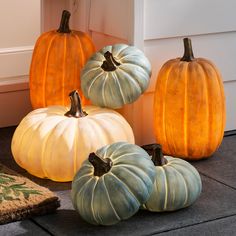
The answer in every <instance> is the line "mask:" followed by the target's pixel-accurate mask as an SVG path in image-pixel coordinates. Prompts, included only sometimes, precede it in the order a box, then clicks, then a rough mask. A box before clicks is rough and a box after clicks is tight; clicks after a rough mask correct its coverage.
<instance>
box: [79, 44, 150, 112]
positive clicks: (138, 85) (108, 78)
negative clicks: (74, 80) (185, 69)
mask: <svg viewBox="0 0 236 236" xmlns="http://www.w3.org/2000/svg"><path fill="white" fill-rule="evenodd" d="M150 76H151V65H150V63H149V61H148V59H147V58H146V57H145V55H144V54H143V52H142V51H141V50H139V49H138V48H136V47H134V46H128V45H125V44H115V45H112V46H106V47H104V48H102V49H101V50H100V51H99V52H97V53H94V54H93V56H92V57H91V58H90V59H89V60H88V62H87V63H86V65H85V66H84V68H83V70H82V74H81V86H82V91H83V93H84V95H85V97H86V98H88V99H90V100H91V101H92V103H93V104H94V105H97V106H101V107H109V108H120V107H122V106H124V105H125V104H128V103H132V102H134V101H135V100H137V99H138V98H139V96H140V95H141V94H142V93H143V92H144V91H145V90H146V89H147V87H148V84H149V80H150Z"/></svg>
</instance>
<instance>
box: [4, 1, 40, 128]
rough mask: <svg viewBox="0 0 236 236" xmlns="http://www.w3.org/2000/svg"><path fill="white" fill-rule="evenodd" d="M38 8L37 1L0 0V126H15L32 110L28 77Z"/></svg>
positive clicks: (38, 19) (36, 31)
mask: <svg viewBox="0 0 236 236" xmlns="http://www.w3.org/2000/svg"><path fill="white" fill-rule="evenodd" d="M40 5H41V1H40V0H34V1H31V0H21V1H19V0H1V1H0V30H1V37H0V109H1V111H2V112H1V113H0V127H3V126H9V125H14V124H16V123H18V122H19V120H20V119H21V118H22V117H23V116H24V115H25V114H26V113H27V112H28V111H30V109H31V106H30V103H29V91H28V74H29V65H30V61H31V55H32V51H33V47H34V43H35V40H36V39H37V37H38V36H39V34H40V32H41V29H40V27H41V17H40V15H41V12H40ZM29 9H30V10H29Z"/></svg>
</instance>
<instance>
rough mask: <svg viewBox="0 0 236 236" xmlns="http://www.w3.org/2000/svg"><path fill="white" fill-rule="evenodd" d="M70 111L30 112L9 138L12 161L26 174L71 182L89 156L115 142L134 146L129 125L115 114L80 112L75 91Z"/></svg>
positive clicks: (87, 108) (90, 109)
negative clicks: (124, 142) (128, 143)
mask: <svg viewBox="0 0 236 236" xmlns="http://www.w3.org/2000/svg"><path fill="white" fill-rule="evenodd" d="M70 98H71V102H72V104H71V108H70V110H69V108H68V107H65V106H50V107H47V108H40V109H36V110H34V111H32V112H30V113H29V114H28V115H27V116H26V117H25V118H24V119H23V120H22V121H21V122H20V124H19V125H18V127H17V128H16V130H15V133H14V135H13V138H12V145H11V148H12V154H13V156H14V159H15V161H16V162H17V164H19V165H20V166H21V167H22V168H24V169H26V170H27V171H28V172H29V173H31V174H33V175H35V176H37V177H40V178H49V179H52V180H54V181H71V180H72V179H73V177H74V175H75V173H76V172H77V170H78V169H79V168H80V166H81V164H82V162H83V161H84V160H85V159H86V158H87V157H88V155H89V153H91V152H94V151H96V150H97V149H99V148H101V147H103V146H104V145H107V144H111V143H113V142H118V141H127V142H130V143H134V136H133V132H132V129H131V127H130V125H129V124H128V123H127V121H126V120H125V119H124V118H123V117H122V116H121V115H120V114H119V113H117V112H115V111H113V110H109V109H105V108H100V107H95V106H85V107H84V108H83V109H84V111H83V110H82V108H81V104H80V99H79V95H78V93H77V92H76V91H73V92H72V93H71V94H70Z"/></svg>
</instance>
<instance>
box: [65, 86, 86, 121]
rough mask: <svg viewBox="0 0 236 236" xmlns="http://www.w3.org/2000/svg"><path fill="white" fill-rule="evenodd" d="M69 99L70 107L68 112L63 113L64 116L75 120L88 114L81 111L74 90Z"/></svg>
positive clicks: (79, 102) (76, 93)
mask: <svg viewBox="0 0 236 236" xmlns="http://www.w3.org/2000/svg"><path fill="white" fill-rule="evenodd" d="M69 97H70V102H71V106H70V110H69V111H68V112H66V113H65V116H68V117H75V118H80V117H84V116H87V115H88V114H87V113H86V112H85V111H83V110H82V105H81V100H80V96H79V93H78V92H77V91H76V90H74V91H72V92H71V93H70V94H69Z"/></svg>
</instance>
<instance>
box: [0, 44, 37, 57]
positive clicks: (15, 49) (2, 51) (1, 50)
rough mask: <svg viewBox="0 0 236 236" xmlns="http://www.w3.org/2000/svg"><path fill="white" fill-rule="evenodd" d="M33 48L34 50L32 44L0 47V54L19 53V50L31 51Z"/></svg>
mask: <svg viewBox="0 0 236 236" xmlns="http://www.w3.org/2000/svg"><path fill="white" fill-rule="evenodd" d="M33 50H34V46H33V45H29V46H22V47H11V48H0V55H1V54H12V53H21V52H32V51H33Z"/></svg>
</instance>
